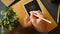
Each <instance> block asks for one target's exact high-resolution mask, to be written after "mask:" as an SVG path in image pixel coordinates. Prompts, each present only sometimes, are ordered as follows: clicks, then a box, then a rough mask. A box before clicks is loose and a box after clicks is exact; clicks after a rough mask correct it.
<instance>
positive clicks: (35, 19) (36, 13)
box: [30, 10, 46, 33]
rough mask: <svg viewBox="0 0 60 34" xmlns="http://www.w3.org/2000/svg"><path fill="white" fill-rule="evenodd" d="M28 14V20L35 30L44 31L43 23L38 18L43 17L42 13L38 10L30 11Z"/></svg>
mask: <svg viewBox="0 0 60 34" xmlns="http://www.w3.org/2000/svg"><path fill="white" fill-rule="evenodd" d="M30 14H31V15H30V21H31V23H32V24H33V26H34V27H35V28H36V29H37V31H39V32H42V33H46V28H45V23H44V22H43V20H42V19H40V18H39V17H42V18H44V15H43V14H42V13H41V12H40V11H39V10H38V11H31V12H30Z"/></svg>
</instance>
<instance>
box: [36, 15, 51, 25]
mask: <svg viewBox="0 0 60 34" xmlns="http://www.w3.org/2000/svg"><path fill="white" fill-rule="evenodd" d="M35 16H37V15H35ZM39 18H40V19H42V20H44V21H46V22H48V23H50V24H51V21H49V20H47V19H45V18H42V17H39Z"/></svg>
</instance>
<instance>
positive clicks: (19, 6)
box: [11, 0, 57, 32]
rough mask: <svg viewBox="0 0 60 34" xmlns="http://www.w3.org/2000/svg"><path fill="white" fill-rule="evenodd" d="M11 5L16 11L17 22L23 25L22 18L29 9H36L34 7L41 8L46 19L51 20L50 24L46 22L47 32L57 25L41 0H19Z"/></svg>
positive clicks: (27, 13)
mask: <svg viewBox="0 0 60 34" xmlns="http://www.w3.org/2000/svg"><path fill="white" fill-rule="evenodd" d="M35 2H36V3H35ZM36 4H37V5H36ZM11 7H12V8H13V10H14V11H15V12H16V15H17V17H18V18H19V22H20V24H21V25H22V26H23V20H24V18H25V17H26V15H29V11H30V10H36V9H37V10H41V11H42V12H43V14H44V15H45V17H46V19H48V20H50V21H51V22H52V23H51V24H49V23H46V29H47V31H48V32H49V31H51V30H53V29H54V28H55V27H56V26H57V23H56V22H55V20H54V19H53V17H52V16H51V15H50V13H49V11H48V10H47V9H46V7H45V6H44V5H43V3H42V2H41V0H37V1H35V0H21V1H19V2H17V3H16V4H14V5H13V6H11ZM27 7H28V8H27ZM32 7H33V8H32ZM27 9H28V10H27Z"/></svg>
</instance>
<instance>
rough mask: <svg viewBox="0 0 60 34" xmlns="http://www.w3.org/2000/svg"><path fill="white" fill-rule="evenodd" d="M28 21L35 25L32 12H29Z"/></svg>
mask: <svg viewBox="0 0 60 34" xmlns="http://www.w3.org/2000/svg"><path fill="white" fill-rule="evenodd" d="M30 14H31V15H30V19H31V20H30V21H31V23H32V24H33V25H35V23H36V19H35V18H34V17H33V14H32V12H30Z"/></svg>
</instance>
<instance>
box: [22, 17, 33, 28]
mask: <svg viewBox="0 0 60 34" xmlns="http://www.w3.org/2000/svg"><path fill="white" fill-rule="evenodd" d="M23 25H24V26H23V27H24V28H26V27H30V26H31V25H32V24H31V22H30V17H29V16H26V17H25V19H24V24H23Z"/></svg>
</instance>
